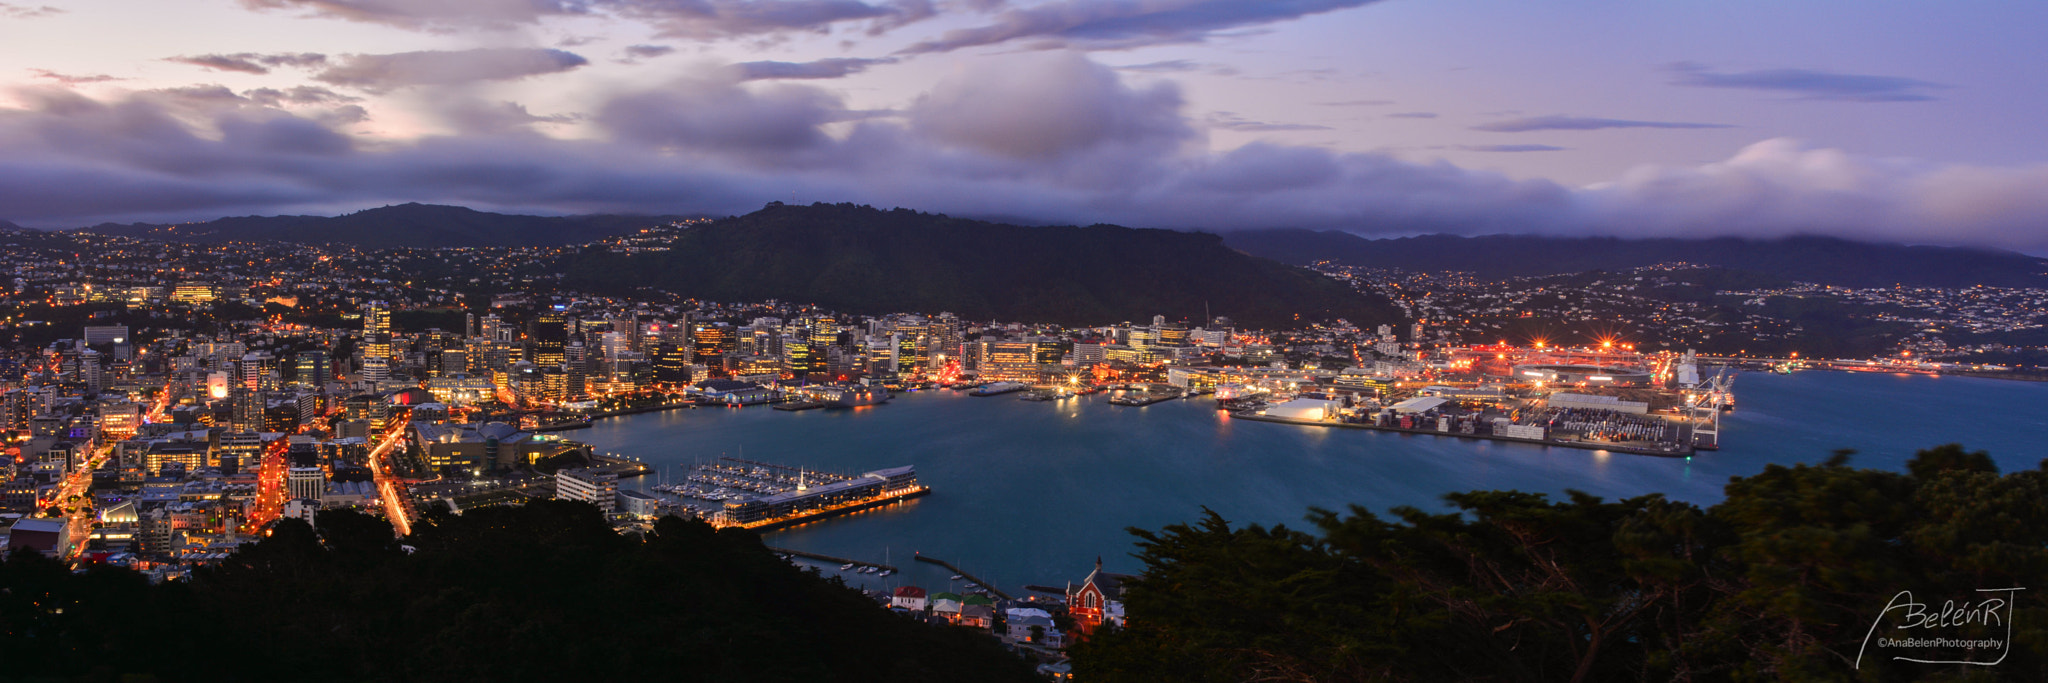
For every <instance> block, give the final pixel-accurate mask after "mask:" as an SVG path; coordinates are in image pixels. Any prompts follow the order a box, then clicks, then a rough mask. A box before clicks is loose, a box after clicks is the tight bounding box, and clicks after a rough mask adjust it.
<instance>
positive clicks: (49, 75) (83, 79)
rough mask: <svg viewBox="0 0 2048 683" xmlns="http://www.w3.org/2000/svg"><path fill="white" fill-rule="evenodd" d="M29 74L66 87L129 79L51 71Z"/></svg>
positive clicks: (41, 70)
mask: <svg viewBox="0 0 2048 683" xmlns="http://www.w3.org/2000/svg"><path fill="white" fill-rule="evenodd" d="M29 72H30V73H33V74H35V75H36V78H41V79H44V80H50V81H56V82H58V83H63V84H65V85H83V84H86V83H106V82H109V81H125V80H128V79H126V78H120V77H117V76H109V75H106V74H89V75H75V74H60V73H57V72H55V71H51V70H49V69H29Z"/></svg>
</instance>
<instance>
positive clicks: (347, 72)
mask: <svg viewBox="0 0 2048 683" xmlns="http://www.w3.org/2000/svg"><path fill="white" fill-rule="evenodd" d="M589 63H590V60H587V59H584V58H583V57H582V56H580V55H577V54H576V53H573V52H565V51H562V50H552V49H544V48H485V49H478V50H459V51H440V50H430V51H422V52H400V53H396V54H386V55H347V56H344V57H342V58H340V59H339V60H338V63H336V64H334V65H333V66H330V67H328V68H327V69H325V70H322V71H321V72H320V73H318V74H315V75H314V76H313V80H316V81H320V82H322V83H327V84H330V85H339V86H346V87H351V88H358V89H361V90H364V91H368V92H385V91H389V90H393V89H397V88H404V87H410V86H419V85H453V84H458V83H471V82H476V81H510V80H518V79H521V78H527V77H531V76H540V75H544V74H551V73H560V72H563V71H568V70H571V69H575V68H577V67H580V66H583V65H585V64H589Z"/></svg>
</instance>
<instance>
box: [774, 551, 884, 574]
mask: <svg viewBox="0 0 2048 683" xmlns="http://www.w3.org/2000/svg"><path fill="white" fill-rule="evenodd" d="M768 551H769V552H776V553H782V554H784V555H795V556H797V557H801V558H804V559H806V560H817V561H819V562H830V563H833V564H836V565H839V566H842V567H844V566H846V565H849V564H850V565H853V566H855V567H874V568H876V569H883V570H887V571H892V572H893V571H896V567H895V566H894V565H887V564H882V563H880V562H864V561H861V560H850V559H847V558H844V557H833V556H831V555H820V554H818V553H813V552H806V551H802V550H791V549H789V548H777V547H775V546H772V545H771V546H768Z"/></svg>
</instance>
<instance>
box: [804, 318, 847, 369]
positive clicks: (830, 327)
mask: <svg viewBox="0 0 2048 683" xmlns="http://www.w3.org/2000/svg"><path fill="white" fill-rule="evenodd" d="M807 327H808V328H809V329H808V332H809V333H810V347H811V348H810V351H811V364H810V367H809V368H808V370H809V372H811V373H813V374H823V373H824V372H825V371H826V369H827V365H828V361H829V360H830V356H831V353H830V349H831V348H832V347H835V346H838V345H839V321H837V320H834V319H833V318H832V316H829V315H821V316H818V317H815V318H811V320H810V324H809V325H808V326H807Z"/></svg>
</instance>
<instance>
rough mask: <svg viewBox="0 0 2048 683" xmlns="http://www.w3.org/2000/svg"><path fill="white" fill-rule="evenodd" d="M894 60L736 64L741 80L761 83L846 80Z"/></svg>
mask: <svg viewBox="0 0 2048 683" xmlns="http://www.w3.org/2000/svg"><path fill="white" fill-rule="evenodd" d="M895 63H896V60H894V59H886V58H884V59H858V58H830V59H820V60H817V61H812V62H740V63H738V64H734V65H733V68H735V69H738V70H739V73H740V80H743V81H761V80H770V79H825V78H845V77H847V76H851V75H853V74H857V73H860V72H863V71H867V70H868V67H872V66H876V65H879V64H895Z"/></svg>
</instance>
